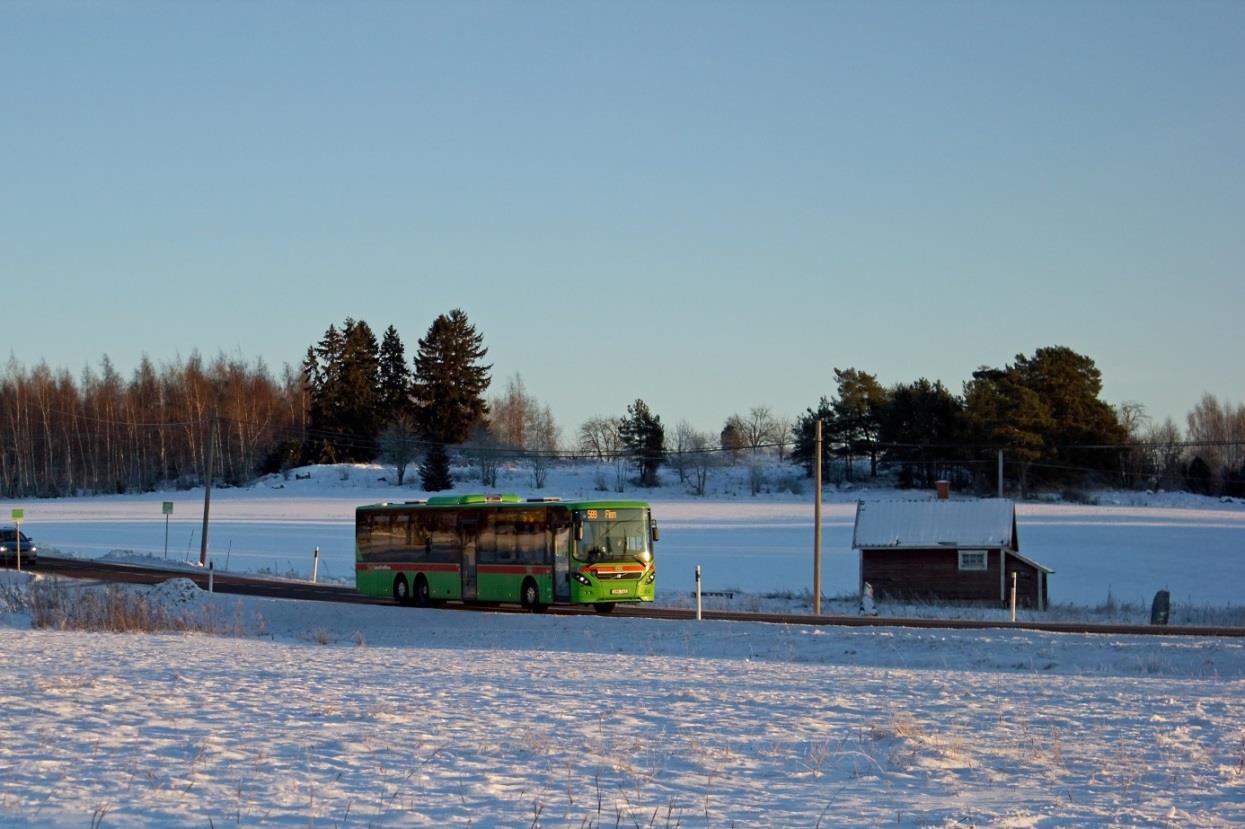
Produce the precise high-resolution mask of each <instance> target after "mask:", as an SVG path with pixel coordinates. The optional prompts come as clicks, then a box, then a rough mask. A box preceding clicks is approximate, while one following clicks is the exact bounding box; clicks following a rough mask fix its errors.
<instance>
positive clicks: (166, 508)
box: [160, 501, 173, 558]
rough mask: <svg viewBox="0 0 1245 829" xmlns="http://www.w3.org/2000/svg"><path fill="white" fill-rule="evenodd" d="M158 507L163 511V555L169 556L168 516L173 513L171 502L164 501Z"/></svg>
mask: <svg viewBox="0 0 1245 829" xmlns="http://www.w3.org/2000/svg"><path fill="white" fill-rule="evenodd" d="M160 509H161V510H162V511H163V512H164V557H165V558H168V557H169V516H170V515H172V514H173V502H172V501H164V502H163V503H162V504H161V505H160Z"/></svg>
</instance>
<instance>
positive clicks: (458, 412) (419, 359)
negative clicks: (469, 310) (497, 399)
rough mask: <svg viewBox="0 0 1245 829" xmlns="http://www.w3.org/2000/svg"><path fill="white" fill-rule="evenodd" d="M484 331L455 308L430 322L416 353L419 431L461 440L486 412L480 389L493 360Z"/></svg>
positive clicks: (440, 439) (441, 440) (485, 383)
mask: <svg viewBox="0 0 1245 829" xmlns="http://www.w3.org/2000/svg"><path fill="white" fill-rule="evenodd" d="M483 341H484V337H483V335H481V334H479V333H477V332H476V329H475V327H474V326H473V325H471V323H469V322H468V321H467V315H466V314H464V313H463V312H462V311H461V310H459V309H457V308H455V309H454V310H453V311H450V313H449V314H442V315H441V316H439V317H437V318H436V320H434V321H433V323H432V325H431V326H430V327H429V328H428V333H427V334H426V335H425V336H424V338H423V339H421V340H420V341H419V350H418V352H417V353H416V355H415V382H414V384H413V392H414V394H413V396H414V398H415V413H416V422H417V423H418V425H419V427H420V430H421V432H422V433H423V434H424V435H425V436H426V437H427V438H428V439H429V440H432V441H435V442H439V443H462V442H463V441H465V440H466V439H467V437H468V435H469V434H470V433H471V427H472V426H473V425H475V423H476V421H478V420H480V419H481V418H482V417H484V415H485V414H487V413H488V405H487V404H486V403H485V402H484V392H485V390H487V389H488V385H489V370H490V369H492V366H491V365H481V363H480V361H481V360H482V359H483V358H484V355H486V354H487V353H488V349H487V348H484V347H483V345H482V343H483Z"/></svg>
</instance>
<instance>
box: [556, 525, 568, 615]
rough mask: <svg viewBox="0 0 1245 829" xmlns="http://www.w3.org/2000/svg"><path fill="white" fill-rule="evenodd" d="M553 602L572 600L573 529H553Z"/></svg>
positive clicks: (557, 527) (564, 526)
mask: <svg viewBox="0 0 1245 829" xmlns="http://www.w3.org/2000/svg"><path fill="white" fill-rule="evenodd" d="M553 600H554V601H555V602H569V601H570V600H571V528H570V527H568V526H566V525H562V526H558V525H556V524H555V525H554V527H553Z"/></svg>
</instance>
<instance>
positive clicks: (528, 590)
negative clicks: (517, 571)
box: [519, 579, 545, 613]
mask: <svg viewBox="0 0 1245 829" xmlns="http://www.w3.org/2000/svg"><path fill="white" fill-rule="evenodd" d="M519 603H520V604H522V605H523V607H524V608H525V609H527V610H530V611H531V612H532V613H539V612H541V611H542V610H544V609H545V608H544V606H543V605H541V603H540V588H538V587H537V586H536V582H534V581H533V580H531V579H527V580H525V581H524V582H523V587H521V588H520V589H519Z"/></svg>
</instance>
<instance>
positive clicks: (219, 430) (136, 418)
mask: <svg viewBox="0 0 1245 829" xmlns="http://www.w3.org/2000/svg"><path fill="white" fill-rule="evenodd" d="M487 353H488V349H487V348H485V347H484V344H483V336H482V335H481V334H480V333H479V332H478V331H477V330H476V328H475V326H474V325H472V324H471V322H470V321H469V320H468V319H467V316H466V314H465V313H463V312H462V311H461V310H459V309H455V310H453V311H450V312H449V313H447V314H442V315H440V316H438V317H437V318H436V319H435V320H434V321H433V323H432V325H430V326H429V328H428V330H427V332H426V333H425V335H424V336H423V337H422V338H420V339H419V340H418V343H417V347H416V349H415V354H414V355H413V357H412V358H410V359H408V357H407V351H406V347H405V345H404V344H403V342H402V339H401V337H400V336H399V334H398V332H397V330H396V329H395V328H394V327H393V326H392V325H391V326H389V327H388V328H387V329H386V330H385V331H384V332H383V333H382V335H381V336H380V337H379V338H378V337H377V336H376V334H375V332H374V331H373V329H372V328H371V327H370V326H369V325H368V324H367V323H366V322H364V321H362V320H354V319H351V318H347V319H346V320H344V321H343V322H342V323H341V324H340V325H338V324H334V325H330V326H329V328H328V329H327V330H326V331H325V332H324V334H323V336H322V337H321V338H320V339H319V340H318V341H317V342H315V343H313V344H311V345H310V346H308V348H307V350H306V353H305V355H304V358H303V360H302V363H301V365H300V366H299V368H298V369H296V370H295V369H291V368H289V367H288V366H287V367H285V368H284V370H283V371H282V372H281V375H280V376H279V377H274V376H273V375H272V373H271V372H270V371H269V370H268V368H267V367H266V366H265V365H264V363H263V362H262V361H255V362H253V363H248V362H247V361H245V360H243V359H241V358H236V357H227V356H225V355H220V356H218V357H216V358H215V359H214V360H212V361H210V362H208V361H205V360H204V359H203V358H202V357H201V356H200V355H199V354H197V353H194V354H192V355H191V356H190V357H189V358H187V359H185V360H180V359H179V360H177V361H174V362H172V363H166V364H163V365H161V366H158V367H157V366H156V365H154V364H153V363H152V362H151V361H150V360H149V359H146V358H144V359H143V360H142V361H141V362H140V364H139V366H138V367H137V368H136V369H135V370H134V372H133V374H132V375H131V376H130V377H129V378H124V377H122V376H121V375H120V374H119V373H118V372H117V371H116V370H115V368H114V367H113V366H112V364H111V362H110V361H109V360H108V359H107V358H106V357H105V358H104V359H103V360H102V361H101V363H100V365H99V366H98V368H88V369H87V370H85V371H84V372H83V373H82V374H81V376H80V377H78V378H74V377H73V376H72V375H70V374H69V373H68V372H67V371H65V370H63V369H62V370H58V371H53V370H52V369H50V368H49V367H48V366H47V365H46V364H44V363H40V364H39V365H38V366H36V367H34V368H33V369H30V370H27V369H25V368H23V367H22V366H20V365H18V364H17V363H16V362H15V361H14V360H10V361H9V363H8V364H7V366H6V367H5V369H4V371H3V372H2V373H0V427H2V428H3V442H2V443H0V493H2V494H3V495H4V496H5V497H28V496H63V495H71V494H78V493H105V492H137V491H150V490H154V489H157V488H163V487H168V486H175V487H176V486H184V487H188V486H194V485H197V484H200V483H202V480H203V476H204V470H205V468H206V461H207V456H208V454H209V453H211V454H212V455H213V456H214V458H215V468H216V469H217V470H218V473H217V480H218V481H220V482H223V483H225V484H242V483H245V482H247V481H249V480H252V479H254V478H255V477H256V476H257V475H260V474H265V473H269V472H276V471H281V470H287V471H288V470H289V469H291V468H293V467H296V466H300V465H305V464H310V463H333V462H370V461H376V460H379V461H380V462H382V463H385V464H388V465H390V466H392V467H393V468H394V470H395V475H396V480H397V483H398V484H402V483H404V482H405V477H404V476H405V474H406V470H407V468H408V466H409V465H410V464H412V463H416V462H417V463H418V474H419V476H420V481H421V484H422V486H423V488H424V489H426V490H430V491H435V490H438V489H445V488H449V487H451V486H453V485H454V480H453V477H452V474H451V464H450V457H451V454H456V455H457V456H458V457H459V459H460V461H462V462H467V463H470V464H471V465H472V466H473V467H474V472H473V473H472V474H473V475H474V476H475V477H477V478H478V479H479V480H480V482H481V483H482V484H483V485H484V486H495V485H496V474H497V466H498V463H499V462H500V461H502V460H505V459H510V460H513V461H516V462H518V463H522V464H525V465H526V466H527V467H528V469H529V470H530V472H531V483H532V485H533V487H535V488H541V487H543V486H544V481H545V476H546V474H547V472H548V469H549V466H550V464H551V463H553V462H554V461H555V460H557V459H558V458H561V457H564V456H566V455H575V456H579V457H585V458H592V459H596V460H598V461H599V462H601V466H602V468H608V467H610V466H612V467H613V469H614V480H613V481H612V482H607V481H605V480H599V481H598V488H601V489H604V488H607V487H610V488H615V489H622V488H623V487H624V485H625V483H626V482H627V481H628V480H632V481H634V482H635V483H637V484H639V485H643V486H652V485H655V484H656V483H657V482H658V472H659V469H660V468H662V467H663V466H665V467H667V468H669V469H670V470H671V472H672V473H673V474H675V475H677V477H678V479H679V481H680V482H683V483H685V484H687V486H688V488H689V490H690V491H692V492H694V493H698V494H704V492H705V490H706V485H707V481H708V479H709V477H710V475H711V474H712V470H714V469H715V468H717V467H719V466H721V465H722V464H730V463H737V462H739V460H740V458H741V457H742V458H748V459H753V460H754V459H757V458H759V457H760V456H762V455H774V456H776V457H777V459H778V460H779V461H783V460H788V459H789V460H791V461H792V462H794V463H795V464H797V465H798V466H799V467H802V469H803V470H804V472H805V473H806V474H809V473H811V469H812V463H813V457H814V448H813V433H814V430H815V424H816V423H817V422H818V421H820V422H821V424H822V432H823V453H824V455H823V459H822V460H823V464H824V466H823V468H824V469H825V470H826V471H827V473H828V476H829V478H830V480H843V481H853V480H856V479H857V478H860V477H869V478H875V477H877V476H878V475H880V474H882V473H884V472H887V473H891V474H893V475H894V476H895V478H896V480H897V481H898V483H899V484H900V485H901V486H912V487H928V486H931V485H932V482H933V481H934V480H935V479H938V478H948V479H951V480H953V481H955V482H956V483H957V486H959V487H961V488H965V489H976V490H978V491H987V490H992V489H993V488H994V487H995V486H996V485H997V471H996V470H997V466H996V457H997V453H998V452H999V451H1000V450H1002V452H1003V453H1004V456H1005V458H1006V464H1005V470H1006V472H1005V477H1006V479H1007V482H1008V484H1009V485H1010V486H1012V487H1015V488H1019V489H1020V490H1021V491H1022V492H1023V491H1025V490H1027V489H1028V488H1030V487H1033V486H1052V485H1068V484H1076V483H1094V484H1101V485H1113V486H1132V487H1141V486H1149V487H1153V488H1160V487H1161V488H1169V489H1179V488H1188V489H1192V490H1194V491H1198V492H1204V493H1207V494H1219V493H1223V494H1235V495H1245V406H1236V407H1234V406H1232V405H1230V404H1226V403H1221V402H1220V401H1219V400H1218V399H1217V398H1215V397H1214V396H1212V395H1209V394H1208V395H1206V396H1205V397H1203V399H1202V400H1201V401H1199V402H1198V404H1197V405H1196V406H1195V407H1194V409H1193V410H1192V411H1191V412H1190V413H1189V416H1188V423H1187V434H1182V432H1181V430H1180V428H1179V427H1177V426H1176V425H1175V424H1174V423H1173V422H1172V421H1171V420H1170V419H1168V420H1167V421H1165V422H1164V423H1162V424H1153V423H1151V422H1150V421H1149V419H1148V418H1147V417H1146V416H1145V412H1144V408H1143V407H1141V406H1140V405H1138V404H1135V403H1126V404H1122V405H1119V406H1111V405H1110V404H1108V403H1106V402H1104V401H1103V400H1102V399H1101V390H1102V377H1101V373H1100V372H1099V370H1098V368H1097V367H1096V366H1095V365H1094V362H1093V361H1092V360H1091V359H1090V358H1088V357H1086V356H1084V355H1081V354H1077V353H1076V352H1074V351H1072V350H1071V349H1068V348H1064V347H1061V346H1055V347H1048V348H1040V349H1038V350H1037V351H1036V352H1035V353H1034V354H1033V355H1030V356H1026V355H1017V357H1016V359H1015V360H1014V362H1012V363H1010V364H1007V365H1005V366H1003V367H1001V368H992V367H986V366H983V367H981V368H979V369H978V370H977V371H975V372H974V373H973V375H972V379H971V380H970V381H969V382H967V383H965V384H964V387H963V388H962V390H961V392H960V393H958V394H956V393H953V392H952V391H951V390H949V389H947V388H946V387H945V386H943V385H942V383H940V382H938V381H930V380H928V379H925V378H920V379H917V380H915V381H912V382H908V383H898V384H895V385H892V386H889V387H887V386H883V385H882V384H881V383H880V382H879V381H878V380H877V377H876V376H875V375H872V374H869V373H867V372H865V371H861V370H858V369H856V368H847V369H841V370H840V369H837V368H836V369H835V370H834V379H835V390H834V392H833V393H832V394H829V395H824V396H822V397H821V399H820V400H819V402H818V404H817V406H816V407H810V408H809V409H807V410H806V411H805V412H804V413H803V414H801V415H799V416H798V417H796V418H795V419H794V420H789V419H786V418H783V417H781V416H778V415H775V414H774V413H773V412H772V410H771V409H770V408H769V407H766V406H756V407H753V408H752V409H750V410H749V411H748V412H747V413H746V414H733V415H731V416H730V417H728V418H727V419H726V421H725V423H724V424H723V426H722V428H721V429H720V430H719V431H718V432H717V433H713V434H710V433H704V432H700V431H698V430H696V429H695V428H693V427H692V426H691V425H690V424H689V423H688V422H687V421H680V422H679V423H678V424H677V425H676V426H675V427H674V428H673V429H671V430H670V431H669V432H667V429H666V427H665V425H664V424H663V423H662V420H661V417H660V416H659V415H657V414H656V413H654V412H652V411H651V410H650V408H649V406H648V405H647V404H646V403H645V402H644V401H643V400H642V399H637V400H635V401H634V402H633V403H632V404H630V405H629V406H627V409H626V413H625V414H624V415H620V416H609V415H597V416H594V417H591V418H589V419H588V420H587V421H585V422H584V423H583V424H582V425H581V426H580V427H579V429H578V430H577V432H576V433H575V435H574V438H573V439H572V440H570V441H569V442H564V441H563V440H562V437H561V431H560V429H559V427H558V425H557V423H556V422H555V420H554V417H553V413H552V412H551V410H550V409H549V407H548V406H547V405H544V404H542V403H541V402H540V401H538V400H537V399H535V398H534V397H533V396H532V395H531V394H529V393H528V391H527V389H526V388H525V386H524V384H523V380H522V378H521V377H520V376H519V375H517V374H516V375H514V376H513V377H511V378H509V379H507V381H506V383H505V386H504V389H503V390H502V391H501V393H499V394H496V395H494V396H493V397H491V398H489V397H486V394H487V392H488V389H489V387H490V385H491V382H492V378H491V376H490V372H491V370H492V366H491V365H488V364H486V363H485V362H484V360H485V358H486V356H487ZM788 450H789V451H788ZM788 456H789V457H788ZM750 466H755V464H750ZM460 468H461V467H460ZM759 474H760V473H755V475H754V477H753V491H754V492H756V491H758V489H759V485H760V480H759V478H757V477H756V475H759ZM631 476H634V477H631ZM611 485H612V486H611Z"/></svg>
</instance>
